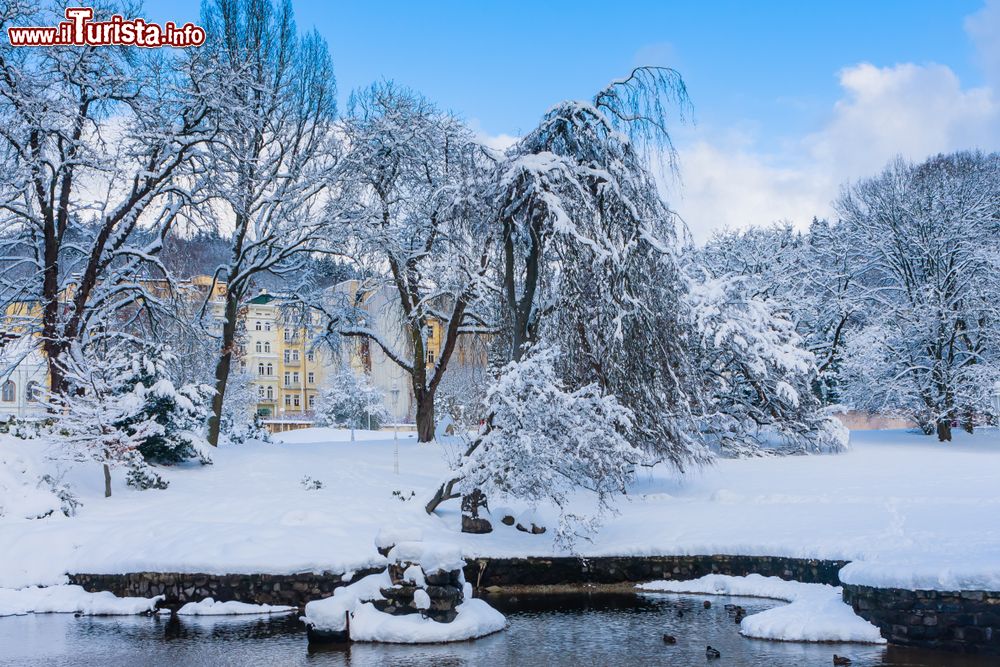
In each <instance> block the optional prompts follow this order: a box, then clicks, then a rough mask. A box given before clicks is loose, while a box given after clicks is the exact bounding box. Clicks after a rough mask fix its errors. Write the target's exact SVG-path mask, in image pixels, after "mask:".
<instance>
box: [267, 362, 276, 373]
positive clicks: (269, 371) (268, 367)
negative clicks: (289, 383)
mask: <svg viewBox="0 0 1000 667" xmlns="http://www.w3.org/2000/svg"><path fill="white" fill-rule="evenodd" d="M267 374H268V375H274V366H272V365H271V364H268V365H267Z"/></svg>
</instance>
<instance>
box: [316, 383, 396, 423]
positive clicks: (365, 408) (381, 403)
mask: <svg viewBox="0 0 1000 667" xmlns="http://www.w3.org/2000/svg"><path fill="white" fill-rule="evenodd" d="M390 418H391V417H390V415H389V411H388V410H387V409H386V407H385V397H384V396H383V395H382V392H380V391H379V390H378V389H377V388H375V387H373V386H372V385H371V384H370V383H369V382H368V380H367V378H366V377H365V376H364V375H363V374H359V373H355V372H353V371H352V370H351V369H349V368H341V369H340V370H338V371H337V372H335V373H333V374H331V375H330V377H329V378H328V379H327V381H326V383H325V384H324V386H323V388H322V389H321V390H320V392H319V397H318V399H317V401H316V422H317V424H318V425H320V426H345V427H348V428H351V429H356V428H358V429H360V428H366V429H370V430H378V429H380V428H381V427H382V424H384V423H386V422H388V421H389V419H390Z"/></svg>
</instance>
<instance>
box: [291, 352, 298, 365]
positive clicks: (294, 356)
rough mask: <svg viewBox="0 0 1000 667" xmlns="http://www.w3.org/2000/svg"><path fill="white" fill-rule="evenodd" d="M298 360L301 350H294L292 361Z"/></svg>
mask: <svg viewBox="0 0 1000 667" xmlns="http://www.w3.org/2000/svg"><path fill="white" fill-rule="evenodd" d="M298 360H299V351H298V350H292V361H295V362H297V361H298Z"/></svg>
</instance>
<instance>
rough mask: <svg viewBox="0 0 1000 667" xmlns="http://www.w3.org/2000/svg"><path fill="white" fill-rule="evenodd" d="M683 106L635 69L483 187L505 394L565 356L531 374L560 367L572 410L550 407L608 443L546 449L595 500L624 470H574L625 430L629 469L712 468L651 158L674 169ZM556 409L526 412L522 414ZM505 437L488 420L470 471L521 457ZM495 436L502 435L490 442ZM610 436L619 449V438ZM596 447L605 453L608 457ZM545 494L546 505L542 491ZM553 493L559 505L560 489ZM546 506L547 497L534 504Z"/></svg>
mask: <svg viewBox="0 0 1000 667" xmlns="http://www.w3.org/2000/svg"><path fill="white" fill-rule="evenodd" d="M686 105H687V94H686V90H685V87H684V83H683V81H682V80H681V78H680V76H679V75H678V74H677V73H676V72H674V71H673V70H669V69H662V68H638V69H636V70H635V71H633V72H632V73H631V74H630V75H629V76H628V77H626V78H625V79H623V80H619V81H615V82H613V83H612V84H611V85H610V86H608V87H607V88H605V89H604V90H602V91H601V92H599V93H598V94H597V95H596V96H595V97H594V99H593V100H592V101H591V102H564V103H562V104H559V105H556V106H555V107H554V108H553V109H552V110H551V111H549V112H548V113H547V114H546V115H545V117H544V118H543V119H542V121H541V123H540V124H539V126H538V127H537V128H536V129H534V130H533V131H531V132H529V133H528V134H527V135H526V136H525V137H524V138H523V139H522V140H521V141H520V142H518V143H517V144H516V145H515V146H513V147H512V148H511V149H510V150H509V151H508V152H507V154H506V156H505V159H504V160H502V161H501V162H500V163H499V164H498V165H497V167H496V169H495V175H494V178H493V180H492V181H491V182H490V183H489V184H488V185H487V186H486V188H487V190H488V192H489V195H488V196H487V200H488V201H490V202H491V203H492V206H493V211H494V215H495V225H496V226H497V227H498V231H499V238H498V243H497V246H496V250H495V252H496V253H497V255H498V261H497V266H498V269H497V272H496V273H497V274H498V275H497V282H498V284H499V287H500V289H499V292H500V305H499V310H500V312H501V314H502V315H501V321H502V327H503V328H502V334H501V338H500V344H501V345H503V346H504V352H505V356H506V357H507V358H508V359H509V361H510V362H511V365H508V366H507V367H506V368H505V369H504V370H503V371H502V375H501V378H500V380H499V381H498V382H500V383H503V382H504V381H505V378H506V377H507V376H508V375H509V374H517V373H518V364H521V363H532V364H534V363H536V362H533V361H532V362H528V360H529V359H530V357H531V355H532V352H531V351H532V350H534V349H535V348H536V346H541V347H542V348H547V347H548V348H550V349H560V350H563V351H564V352H563V353H561V354H558V355H556V354H555V353H551V352H550V353H546V354H545V355H544V356H543V357H542V359H541V360H540V361H539V362H537V363H541V361H544V363H545V364H551V365H552V366H553V367H554V369H555V370H554V373H555V374H556V375H555V377H558V379H559V381H560V383H561V384H560V385H559V386H560V387H562V388H564V391H565V392H566V396H567V397H568V398H567V399H566V400H567V401H568V403H558V402H557V404H556V405H561V406H562V407H563V408H564V409H567V410H568V409H569V408H568V405H570V404H572V403H573V401H575V400H580V401H581V406H580V410H581V411H584V412H586V411H588V410H589V411H590V414H589V417H588V419H589V420H590V421H589V425H588V428H591V429H593V430H595V431H596V432H600V433H603V434H605V435H607V436H609V437H606V438H604V439H603V440H589V439H588V440H586V442H585V443H583V442H580V443H578V444H580V445H582V444H586V446H587V447H588V448H596V449H597V450H598V451H595V452H588V453H586V454H585V453H584V452H583V448H582V447H579V446H577V447H572V446H568V443H569V442H571V440H572V438H579V437H581V436H582V432H583V429H576V430H574V431H573V433H572V434H571V435H569V436H565V435H564V436H563V438H564V441H563V442H561V443H560V442H558V441H556V440H552V441H549V442H547V443H546V444H545V445H539V446H540V447H542V446H548V445H549V444H551V445H552V446H553V447H556V448H560V447H561V448H563V449H565V451H566V452H567V455H568V456H570V457H571V458H570V460H569V461H567V466H566V468H565V470H566V471H567V472H568V473H569V474H570V476H571V477H573V483H575V484H576V485H578V486H579V487H581V488H589V489H594V490H598V489H599V490H601V491H600V492H599V496H600V495H602V494H604V493H605V492H606V490H607V489H609V488H616V489H619V490H624V483H623V476H622V470H621V469H615V468H609V467H606V466H603V465H598V466H591V465H585V464H584V465H580V466H574V465H572V457H578V458H580V460H581V461H583V460H585V458H586V457H587V456H594V457H598V458H601V459H602V460H603V458H604V457H605V456H607V457H611V458H614V457H616V456H618V455H619V454H620V453H621V451H622V449H621V447H620V445H621V443H622V442H623V440H622V437H623V436H624V434H625V428H624V427H625V423H626V421H627V423H628V429H627V435H628V438H627V440H628V442H629V443H631V444H630V448H631V449H630V450H629V451H630V453H631V454H630V456H628V457H626V458H625V459H624V460H623V461H624V464H627V465H635V464H636V463H638V462H640V461H642V462H648V461H656V460H666V461H669V462H671V463H672V464H673V465H675V466H677V467H679V468H683V467H685V466H687V465H690V464H698V463H701V462H704V461H706V460H708V457H709V455H710V452H709V450H708V449H707V448H706V447H705V446H704V445H703V443H702V442H701V441H700V440H699V439H698V437H697V433H696V432H695V431H694V430H693V429H690V428H689V425H690V424H692V423H693V419H692V414H691V405H692V403H693V402H696V401H697V398H698V397H697V394H696V393H695V391H696V390H697V385H696V384H695V383H694V382H693V381H692V380H690V375H691V373H692V371H693V369H694V364H693V361H692V359H691V355H690V352H689V350H688V332H687V331H686V329H685V322H684V320H683V319H682V315H681V311H682V308H681V301H680V296H681V294H682V293H683V286H684V285H683V282H682V277H681V274H680V271H679V269H678V264H677V258H676V256H675V249H674V246H675V236H674V234H675V232H674V221H675V216H674V215H673V213H672V212H671V211H670V209H669V208H668V207H667V206H666V204H664V202H663V201H662V199H661V198H660V196H659V193H658V191H657V188H656V185H655V183H654V182H653V178H652V177H651V175H650V173H649V171H648V169H647V164H648V154H649V152H658V154H660V155H665V156H666V158H667V160H668V161H671V162H672V160H673V147H672V144H671V143H670V138H669V135H668V134H667V132H666V123H667V117H668V108H669V109H671V110H674V109H678V110H680V111H681V113H683V110H684V109H685V107H686ZM568 350H572V354H570V353H567V352H566V351H568ZM512 377H513V376H512ZM511 381H514V380H511ZM577 392H583V393H581V394H578V393H577ZM521 395H522V396H525V394H523V393H522V394H521ZM491 396H493V398H494V399H496V398H497V396H496V394H491ZM598 397H599V398H601V399H602V400H603V399H604V398H608V397H614V399H615V401H616V405H617V406H619V407H620V410H597V409H596V404H595V403H594V400H596V399H597V398H598ZM490 407H491V408H493V407H499V406H490ZM548 407H549V406H548V405H545V404H541V403H538V402H536V401H533V400H531V401H528V402H527V403H526V404H525V405H523V406H522V407H521V409H523V410H524V411H531V410H538V411H544V410H546V409H548ZM570 411H572V410H570ZM505 414H509V412H508V413H505ZM622 415H628V416H629V419H628V420H623V419H620V417H621V416H622ZM539 418H540V419H541V420H542V421H546V418H544V417H541V416H540V417H539ZM608 420H610V421H608ZM577 421H578V422H579V421H580V420H579V419H578V420H577ZM505 428H506V427H505V425H504V424H502V423H501V422H500V421H499V420H498V418H497V415H496V414H493V415H492V416H491V417H490V418H489V419H488V420H487V424H486V426H485V428H484V429H483V430H482V432H481V433H480V435H479V437H478V438H477V439H476V440H474V441H473V443H472V444H471V445H470V447H469V448H468V451H467V452H466V455H465V457H464V458H465V460H466V461H474V460H475V459H476V458H478V457H480V456H486V455H487V454H486V452H485V450H482V448H483V447H484V444H489V445H490V447H491V448H494V449H496V448H501V449H502V448H504V447H514V448H516V447H517V446H518V440H517V439H516V438H512V437H509V436H510V435H511V432H510V431H509V430H505ZM494 429H499V431H498V435H497V436H495V437H491V434H492V433H493V430H494ZM612 432H614V433H618V434H619V436H621V437H617V438H611V437H610V434H611V433H612ZM542 437H544V434H542ZM602 442H603V443H605V444H604V445H602V444H601V443H602ZM602 446H606V447H608V449H607V450H606V451H603V452H602V451H601V447H602ZM639 454H641V456H639ZM489 456H491V457H498V456H502V454H500V453H499V452H494V453H490V454H489ZM511 460H516V457H514V458H513V459H511ZM458 469H459V471H460V472H461V471H462V470H464V469H465V463H462V464H460V465H459V466H458ZM503 474H506V475H509V476H511V477H512V478H517V477H519V476H521V475H527V474H531V472H530V471H528V470H526V469H525V468H522V467H520V466H514V467H510V468H508V469H505V470H504V472H503ZM464 484H465V483H464V481H463V479H462V477H461V474H460V475H459V476H456V477H455V478H453V479H452V480H450V481H449V482H448V483H446V484H444V485H442V487H441V488H440V489H439V490H438V492H437V493H436V494H435V496H434V498H432V499H431V501H430V502H429V503H428V505H427V510H428V512H431V511H433V510H434V509H435V508H436V507H437V506H438V505H439V504H440V503H441V502H443V501H444V500H447V499H449V498H454V497H458V495H459V494H458V492H457V491H456V489H458V488H464V489H465V491H466V492H468V489H467V488H465V487H464V486H463V485H464ZM514 488H521V487H514ZM538 489H539V494H544V493H546V491H545V490H544V487H543V486H540V487H538ZM548 493H550V496H549V499H550V500H553V501H555V502H557V504H558V502H559V497H558V494H559V493H560V492H559V491H558V488H557V487H555V486H553V487H551V488H550V491H549V492H548ZM603 497H605V498H606V495H604V496H603ZM540 500H541V495H536V496H534V497H532V502H538V501H540ZM564 532H565V531H564Z"/></svg>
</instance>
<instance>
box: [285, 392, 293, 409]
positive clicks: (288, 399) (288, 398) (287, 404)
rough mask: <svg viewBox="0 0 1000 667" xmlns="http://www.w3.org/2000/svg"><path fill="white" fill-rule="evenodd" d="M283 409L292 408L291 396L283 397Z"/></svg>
mask: <svg viewBox="0 0 1000 667" xmlns="http://www.w3.org/2000/svg"><path fill="white" fill-rule="evenodd" d="M285 407H286V408H290V407H292V397H291V396H288V395H285Z"/></svg>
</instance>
